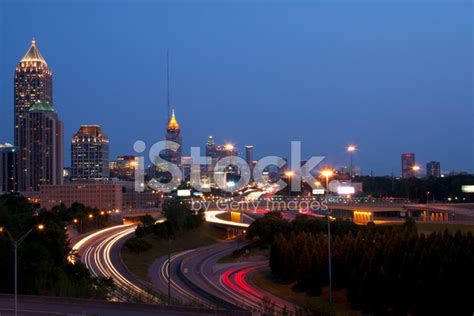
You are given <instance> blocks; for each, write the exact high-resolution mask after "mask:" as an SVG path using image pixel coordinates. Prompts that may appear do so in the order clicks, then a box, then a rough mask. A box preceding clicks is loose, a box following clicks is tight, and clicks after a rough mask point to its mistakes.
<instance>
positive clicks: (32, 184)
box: [0, 40, 253, 211]
mask: <svg viewBox="0 0 474 316" xmlns="http://www.w3.org/2000/svg"><path fill="white" fill-rule="evenodd" d="M180 133H181V131H180V126H179V124H178V121H177V119H176V116H175V114H174V111H173V113H172V116H171V117H170V118H169V123H168V126H167V129H166V140H170V141H173V142H176V143H178V144H180V145H182V139H181V135H180ZM109 142H110V141H109V137H108V135H107V134H106V133H105V132H104V131H103V130H102V128H101V127H100V126H99V125H82V126H80V127H79V129H78V131H77V132H76V133H75V134H74V135H73V136H72V138H71V146H70V150H71V166H70V167H67V168H64V151H63V149H64V127H63V122H62V121H61V119H60V116H59V114H58V112H57V111H56V110H55V107H54V101H53V73H52V70H51V69H50V68H49V67H48V64H47V62H46V60H45V59H44V58H43V56H42V55H41V53H40V51H39V49H38V47H37V45H36V41H35V40H33V41H32V42H31V46H30V48H29V49H28V51H27V52H26V54H25V55H24V56H23V58H22V59H21V60H20V62H19V64H18V66H17V67H16V69H15V76H14V144H13V145H11V144H8V143H5V144H0V193H6V192H20V193H21V194H22V195H24V196H26V197H28V198H30V199H31V200H33V201H36V202H39V203H40V204H41V207H44V208H51V207H53V206H56V205H59V204H61V203H63V204H65V205H66V206H70V205H71V204H72V203H74V202H79V203H83V204H85V205H87V206H91V207H97V208H100V209H103V210H107V211H114V210H115V211H116V210H123V209H144V208H147V209H149V208H154V207H159V205H160V199H161V198H162V196H161V194H160V193H159V192H155V191H153V190H151V189H149V190H144V191H142V192H136V191H135V190H134V180H135V172H136V169H137V165H138V163H139V158H138V157H136V156H131V155H128V156H119V157H117V158H116V159H115V160H113V161H110V160H109ZM206 148H207V154H208V155H209V157H211V158H212V161H213V165H215V163H216V162H217V161H218V160H219V159H221V158H223V157H225V156H236V155H237V151H236V149H235V148H234V147H233V146H232V145H229V144H227V145H216V144H215V143H214V141H213V139H212V137H210V138H209V140H208V143H207V146H206ZM246 153H247V162H249V165H252V163H253V158H252V157H253V147H252V146H246ZM161 155H162V158H163V159H166V160H168V161H170V162H172V163H174V164H176V165H177V166H179V167H180V168H181V170H182V172H183V175H184V179H183V180H185V181H186V180H189V177H190V172H191V168H190V165H191V164H192V162H191V158H190V157H183V156H182V152H181V147H180V148H179V149H178V150H177V151H173V150H165V151H163V153H162V154H160V156H161ZM213 165H211V166H207V167H206V168H205V169H203V170H202V172H203V179H207V180H204V181H207V182H208V184H209V185H210V186H214V185H215V183H213V181H212V179H213V176H212V173H213V171H214V170H213ZM188 167H189V168H188ZM234 172H237V170H233V169H232V170H229V174H230V175H232V174H233V173H234ZM146 174H147V177H148V178H158V179H162V180H163V178H166V176H167V174H168V173H167V172H166V170H164V169H162V168H161V166H160V165H159V164H157V165H152V166H150V167H149V168H148V169H147V171H146Z"/></svg>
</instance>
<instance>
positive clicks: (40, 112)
mask: <svg viewBox="0 0 474 316" xmlns="http://www.w3.org/2000/svg"><path fill="white" fill-rule="evenodd" d="M25 121H26V131H27V132H28V133H27V135H26V148H27V149H28V152H27V155H26V169H27V170H28V173H27V174H26V175H23V179H24V180H26V181H25V185H26V191H39V189H40V185H43V184H62V183H63V167H64V166H63V164H64V152H63V122H62V121H60V120H59V118H58V114H57V113H56V111H55V110H54V108H53V107H52V106H51V104H50V103H48V102H38V103H35V104H34V105H33V106H32V107H30V108H29V110H28V112H27V113H26V115H25ZM20 154H21V153H20Z"/></svg>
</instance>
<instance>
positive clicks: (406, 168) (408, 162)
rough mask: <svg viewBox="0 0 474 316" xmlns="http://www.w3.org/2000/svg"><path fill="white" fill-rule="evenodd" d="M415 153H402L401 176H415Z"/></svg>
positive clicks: (406, 177)
mask: <svg viewBox="0 0 474 316" xmlns="http://www.w3.org/2000/svg"><path fill="white" fill-rule="evenodd" d="M414 166H415V154H413V153H410V154H402V178H405V179H408V178H411V177H414V176H415V172H414V170H413V167H414Z"/></svg>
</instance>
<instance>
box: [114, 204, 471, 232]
mask: <svg viewBox="0 0 474 316" xmlns="http://www.w3.org/2000/svg"><path fill="white" fill-rule="evenodd" d="M188 201H189V202H190V204H191V207H192V208H193V209H194V210H198V209H204V210H205V211H206V213H207V214H213V215H212V218H213V219H216V218H217V217H216V216H217V215H216V214H217V213H210V212H211V211H212V212H215V211H219V217H220V218H222V213H225V212H229V213H231V212H237V213H244V214H252V213H265V212H269V211H285V212H292V213H295V214H296V213H298V212H300V211H302V210H315V211H317V210H320V209H322V208H323V207H324V206H327V207H328V208H329V209H330V210H331V212H332V213H333V214H335V215H336V217H342V218H347V219H351V220H353V221H354V222H355V223H357V224H367V223H368V222H371V221H374V222H375V223H377V222H386V221H401V220H403V218H405V217H406V216H413V217H414V218H415V219H416V220H418V221H425V222H452V221H456V222H466V223H474V203H471V204H468V203H432V204H414V203H410V202H409V201H408V200H406V199H393V198H391V199H390V198H387V199H380V198H340V197H328V199H327V200H324V199H321V198H316V197H290V198H288V197H270V198H259V199H255V200H248V199H245V198H214V199H203V198H200V199H197V198H191V199H189V200H188ZM113 215H117V216H120V217H121V218H122V219H124V220H125V221H126V220H130V219H134V218H139V217H142V216H145V215H151V216H153V217H155V218H156V219H160V218H162V217H163V216H162V215H161V210H160V209H156V208H155V209H143V210H125V211H121V212H120V213H117V214H113ZM226 222H228V221H226ZM236 223H237V222H236ZM248 223H249V219H248V218H247V219H246V220H245V221H242V224H245V225H247V226H248ZM215 224H216V225H221V226H222V225H223V226H225V225H224V224H223V223H222V222H219V221H215ZM234 227H237V228H238V227H239V226H238V225H234ZM242 227H244V226H242ZM227 228H228V227H227Z"/></svg>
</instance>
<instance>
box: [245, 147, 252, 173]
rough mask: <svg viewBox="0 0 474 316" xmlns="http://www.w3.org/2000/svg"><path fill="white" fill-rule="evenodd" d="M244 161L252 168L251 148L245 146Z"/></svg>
mask: <svg viewBox="0 0 474 316" xmlns="http://www.w3.org/2000/svg"><path fill="white" fill-rule="evenodd" d="M245 161H246V162H247V164H248V165H249V167H250V168H252V164H253V146H251V145H247V146H245Z"/></svg>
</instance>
